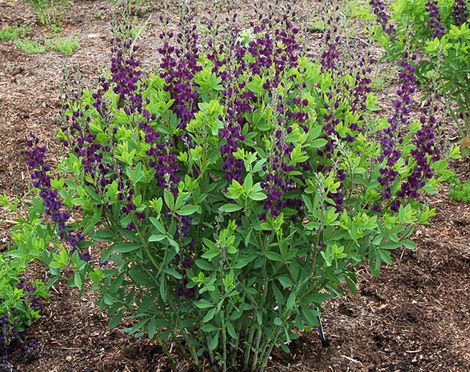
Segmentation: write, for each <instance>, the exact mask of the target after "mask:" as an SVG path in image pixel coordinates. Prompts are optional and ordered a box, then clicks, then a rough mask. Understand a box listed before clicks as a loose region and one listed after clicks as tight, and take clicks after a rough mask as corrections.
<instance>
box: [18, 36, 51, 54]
mask: <svg viewBox="0 0 470 372" xmlns="http://www.w3.org/2000/svg"><path fill="white" fill-rule="evenodd" d="M15 46H16V47H17V48H18V49H21V50H22V51H23V52H25V53H28V54H43V53H46V52H47V49H46V47H45V46H44V44H42V43H41V42H39V41H37V40H29V39H18V40H15Z"/></svg>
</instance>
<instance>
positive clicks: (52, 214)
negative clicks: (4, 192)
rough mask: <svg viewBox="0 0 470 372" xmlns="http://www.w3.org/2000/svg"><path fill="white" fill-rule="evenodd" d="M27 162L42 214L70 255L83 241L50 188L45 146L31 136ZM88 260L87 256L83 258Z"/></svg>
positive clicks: (58, 197)
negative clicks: (66, 245)
mask: <svg viewBox="0 0 470 372" xmlns="http://www.w3.org/2000/svg"><path fill="white" fill-rule="evenodd" d="M28 146H29V147H30V150H29V154H28V155H29V160H28V165H29V167H30V168H31V170H32V174H31V178H32V180H33V186H34V187H35V188H37V189H39V190H40V192H39V196H40V197H41V198H42V200H43V204H44V207H45V210H44V213H45V214H46V215H47V216H49V218H50V219H51V221H52V222H53V223H55V224H57V228H58V234H59V237H60V238H61V239H62V240H63V241H64V242H66V243H68V244H69V245H70V246H71V248H72V249H71V253H73V252H74V251H75V250H77V249H78V243H79V242H80V241H82V240H83V239H84V237H83V235H82V233H81V232H79V231H71V230H70V229H71V226H70V225H69V224H68V221H69V220H70V217H71V215H70V212H69V211H68V210H66V209H65V208H64V207H63V206H62V202H61V198H60V196H59V193H58V192H57V191H56V190H54V189H53V188H52V187H51V178H50V176H49V172H50V170H51V167H50V166H49V165H47V164H46V146H45V145H44V146H40V145H39V139H38V138H37V137H35V136H34V135H31V136H30V138H29V139H28ZM83 258H84V259H85V258H88V256H87V255H84V257H83Z"/></svg>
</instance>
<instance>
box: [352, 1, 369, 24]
mask: <svg viewBox="0 0 470 372" xmlns="http://www.w3.org/2000/svg"><path fill="white" fill-rule="evenodd" d="M345 13H346V16H347V17H349V18H356V19H363V20H365V21H369V20H372V19H374V16H373V15H372V12H371V8H370V5H369V2H368V1H366V0H349V1H348V2H347V4H346V9H345Z"/></svg>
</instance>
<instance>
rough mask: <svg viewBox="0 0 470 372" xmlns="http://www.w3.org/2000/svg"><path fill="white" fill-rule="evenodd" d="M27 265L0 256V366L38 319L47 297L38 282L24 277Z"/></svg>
mask: <svg viewBox="0 0 470 372" xmlns="http://www.w3.org/2000/svg"><path fill="white" fill-rule="evenodd" d="M25 270H26V265H25V264H24V262H22V261H20V260H18V259H12V258H9V257H8V256H5V254H3V253H2V254H0V363H2V364H1V365H3V363H6V362H7V361H8V359H9V357H8V354H9V352H10V351H11V348H12V346H14V345H15V344H16V343H18V342H21V341H23V340H24V339H25V336H26V331H27V328H28V327H29V326H30V325H31V324H32V323H33V322H34V321H36V320H38V319H39V317H40V313H39V301H40V299H41V298H45V297H46V296H47V290H46V288H45V286H44V284H43V283H42V282H41V281H40V280H31V279H29V277H27V276H25V274H24V272H25Z"/></svg>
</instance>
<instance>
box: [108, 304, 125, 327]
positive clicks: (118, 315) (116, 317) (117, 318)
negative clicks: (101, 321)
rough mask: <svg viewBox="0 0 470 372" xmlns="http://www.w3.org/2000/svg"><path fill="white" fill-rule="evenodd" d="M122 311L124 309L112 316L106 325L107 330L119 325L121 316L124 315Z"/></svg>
mask: <svg viewBox="0 0 470 372" xmlns="http://www.w3.org/2000/svg"><path fill="white" fill-rule="evenodd" d="M124 311H125V309H122V310H120V311H119V312H118V313H116V315H114V316H113V317H112V318H111V319H110V320H109V323H108V328H109V329H113V328H116V327H117V326H118V325H119V324H120V323H121V319H122V316H123V315H124Z"/></svg>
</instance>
